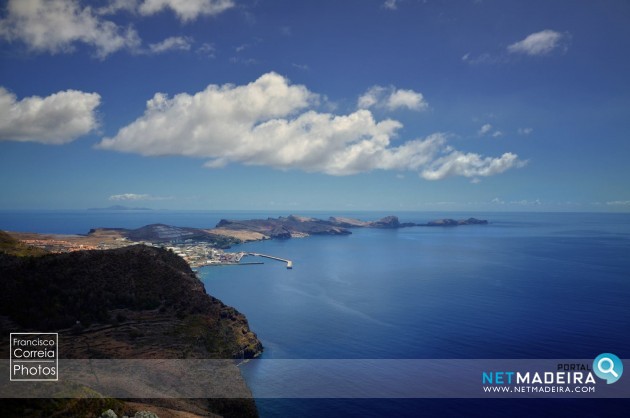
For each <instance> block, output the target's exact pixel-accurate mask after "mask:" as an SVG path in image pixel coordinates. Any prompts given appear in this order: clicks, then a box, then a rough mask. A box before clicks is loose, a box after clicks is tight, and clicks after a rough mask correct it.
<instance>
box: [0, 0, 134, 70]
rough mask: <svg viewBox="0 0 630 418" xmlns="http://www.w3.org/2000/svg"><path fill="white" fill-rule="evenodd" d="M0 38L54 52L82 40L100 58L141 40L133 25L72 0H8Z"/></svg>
mask: <svg viewBox="0 0 630 418" xmlns="http://www.w3.org/2000/svg"><path fill="white" fill-rule="evenodd" d="M0 37H2V38H4V39H6V40H8V41H22V42H24V43H25V44H26V45H27V46H28V48H29V49H31V50H34V51H38V52H50V53H53V54H54V53H59V52H69V51H72V50H73V49H74V47H75V45H76V44H77V43H82V44H86V45H89V46H92V47H94V48H96V54H97V55H98V56H99V57H101V58H104V57H106V56H107V55H109V54H111V53H113V52H116V51H118V50H121V49H125V48H128V49H135V48H137V47H138V46H139V45H140V43H141V41H140V38H139V36H138V34H137V33H136V31H135V30H134V29H133V28H122V27H120V26H118V25H117V24H115V23H114V22H112V21H108V20H104V19H102V18H101V17H100V16H99V15H97V14H96V13H95V12H94V11H93V10H92V9H91V8H90V7H81V6H80V5H79V3H78V2H77V1H74V0H10V1H9V3H8V4H7V13H6V17H5V18H4V19H2V20H0Z"/></svg>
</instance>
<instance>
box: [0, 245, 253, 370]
mask: <svg viewBox="0 0 630 418" xmlns="http://www.w3.org/2000/svg"><path fill="white" fill-rule="evenodd" d="M0 271H2V279H1V280H2V287H3V290H4V291H3V292H1V293H0V315H3V316H5V317H7V318H8V319H9V320H11V321H13V322H14V323H15V324H16V326H17V327H19V328H21V329H36V330H39V331H58V330H60V329H61V330H63V329H70V328H72V332H75V333H87V332H90V329H95V328H99V327H102V326H103V325H107V326H108V327H109V328H110V329H111V330H112V332H114V331H117V330H123V331H124V330H126V329H128V328H130V327H131V326H132V324H133V326H134V327H136V328H144V327H146V326H147V323H146V321H145V320H143V318H153V319H155V320H158V319H159V320H160V323H161V324H162V325H161V326H162V327H163V328H164V330H163V331H164V332H165V334H164V335H166V334H167V331H168V330H169V329H168V328H169V327H171V328H173V330H174V331H175V330H180V331H181V329H183V328H188V329H191V328H195V327H193V326H192V325H191V324H192V323H195V324H204V325H203V326H200V325H197V326H196V328H200V327H201V328H204V329H203V338H202V340H203V341H204V342H205V345H204V344H200V343H199V342H197V344H195V345H194V346H193V347H191V348H189V349H188V350H186V351H185V353H180V354H179V355H177V354H175V353H172V354H171V355H169V356H168V357H164V358H172V357H173V356H176V358H177V357H183V356H189V357H198V358H230V357H245V358H251V357H254V356H256V355H257V354H259V353H260V351H261V348H262V347H261V345H260V342H259V341H258V340H257V338H256V336H255V334H254V333H252V332H251V331H250V330H249V327H248V324H247V320H246V319H245V317H244V316H243V315H242V314H240V313H239V312H238V311H236V310H235V309H233V308H230V307H228V306H226V305H224V304H223V303H222V302H221V301H219V300H218V299H215V298H213V297H211V296H209V295H208V294H206V292H205V289H204V286H203V283H201V281H200V280H199V279H198V278H197V277H196V276H195V274H194V272H193V271H192V270H191V269H190V267H189V266H188V265H187V264H186V262H185V261H184V260H182V259H181V258H179V257H178V256H176V255H175V254H173V253H171V252H169V251H166V250H162V249H157V248H150V247H145V246H140V245H138V246H132V247H126V248H121V249H117V250H109V251H81V252H74V253H68V254H50V255H45V256H42V257H35V258H33V257H26V258H17V257H12V256H8V255H4V254H2V255H0ZM153 322H155V321H153ZM153 326H154V325H153ZM198 331H199V330H195V333H197V334H198ZM174 333H175V334H180V336H181V337H182V338H183V340H184V343H185V337H186V333H185V332H183V333H182V332H174ZM124 334H125V333H124V332H118V335H117V337H116V338H122V339H126V337H125V335H124ZM133 334H134V335H136V337H135V338H134V340H135V341H136V344H135V345H136V346H137V348H138V350H140V346H141V345H142V344H139V343H138V341H140V342H142V340H138V338H137V334H138V332H135V333H133ZM196 336H197V337H198V336H199V335H196ZM213 336H216V341H215V338H213ZM176 340H177V339H176V338H173V342H172V343H173V344H176V342H177V341H176ZM160 341H161V342H162V344H164V341H163V339H160ZM195 341H201V340H199V338H196V339H195ZM158 342H159V341H151V340H148V341H145V343H146V344H144V345H152V344H156V343H158ZM166 345H168V341H167V344H166ZM166 345H165V347H164V348H165V349H166V348H167V347H166ZM67 349H68V355H69V356H70V357H72V356H73V355H74V354H76V352H77V350H78V347H68V348H67ZM106 351H107V352H104V353H102V354H103V355H104V356H107V357H108V358H116V357H120V353H118V352H117V351H115V350H113V351H110V350H106ZM62 354H63V353H62ZM126 354H133V353H126Z"/></svg>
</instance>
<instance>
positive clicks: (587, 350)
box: [0, 211, 630, 417]
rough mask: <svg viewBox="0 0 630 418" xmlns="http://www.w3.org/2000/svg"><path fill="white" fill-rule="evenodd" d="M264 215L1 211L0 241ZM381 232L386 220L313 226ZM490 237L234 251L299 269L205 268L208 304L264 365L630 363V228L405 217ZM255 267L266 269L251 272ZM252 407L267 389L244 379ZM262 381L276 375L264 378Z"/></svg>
mask: <svg viewBox="0 0 630 418" xmlns="http://www.w3.org/2000/svg"><path fill="white" fill-rule="evenodd" d="M278 215H287V213H268V212H265V213H257V212H230V213H221V212H169V211H164V212H160V211H149V212H110V213H107V212H31V213H29V212H0V229H7V230H14V231H36V232H57V233H86V232H87V231H88V230H89V229H90V228H93V227H99V226H108V227H138V226H142V225H145V224H148V223H156V222H162V223H168V224H173V225H179V226H192V227H210V226H213V225H214V224H215V223H216V222H218V220H219V219H221V218H240V219H247V218H254V217H256V218H259V217H267V216H278ZM306 215H313V216H318V217H327V216H330V215H346V216H355V217H360V218H362V219H376V218H378V217H380V216H383V215H387V214H386V213H342V214H340V213H334V214H329V213H311V214H309V213H306ZM397 215H398V216H399V217H400V219H401V221H409V222H426V221H428V220H431V219H435V218H440V217H453V218H460V217H468V216H475V217H478V218H483V219H488V220H489V221H490V224H489V225H471V226H461V227H455V228H426V227H415V228H405V229H398V230H373V229H365V230H353V234H352V235H350V236H343V237H336V236H322V237H309V238H304V239H291V240H280V241H265V242H256V243H250V244H245V245H242V246H240V248H238V249H237V250H240V249H244V250H247V251H255V252H260V253H265V254H271V255H275V256H279V257H283V258H287V259H291V260H293V262H294V268H293V270H287V269H286V268H285V265H284V264H283V263H280V262H275V261H271V260H266V261H265V264H263V265H251V266H234V267H209V268H203V269H201V271H200V276H201V278H202V280H203V282H204V284H205V286H206V289H207V291H208V292H209V293H210V294H212V295H214V296H216V297H218V298H219V299H221V300H223V301H224V302H225V303H226V304H228V305H231V306H234V307H236V308H237V309H238V310H239V311H241V312H243V313H244V314H245V315H246V316H247V318H248V319H249V322H250V326H251V328H252V329H253V330H254V331H255V332H256V333H257V334H258V336H259V338H260V339H261V340H262V342H263V344H264V346H265V353H264V355H263V358H267V359H357V358H358V359H432V358H436V359H445V358H462V359H495V358H529V359H537V358H542V359H546V358H560V359H561V358H567V359H578V358H594V357H595V356H596V355H597V354H599V353H602V352H612V353H615V354H617V355H618V356H619V357H621V358H630V332H629V331H630V214H592V213H474V214H470V213H461V214H457V213H448V214H444V213H441V214H438V213H398V214H397ZM257 261H259V260H257ZM243 371H244V374H245V376H246V378H247V379H248V381H249V383H250V386H252V390H253V392H254V394H256V392H257V390H258V389H259V387H258V385H264V384H265V376H264V375H262V376H261V375H260V373H261V371H260V370H258V369H256V368H255V367H249V368H248V367H247V366H245V367H243ZM264 373H273V371H269V370H265V371H264ZM257 404H258V407H259V410H260V413H261V416H262V417H320V416H326V417H345V416H357V417H383V416H449V415H460V416H617V415H618V416H627V413H628V409H627V408H628V407H629V405H628V402H627V401H624V400H622V401H620V400H590V401H587V400H584V399H572V400H549V399H537V400H518V399H517V400H482V399H477V400H436V399H418V400H382V399H378V400H352V399H349V400H343V399H341V400H339V399H337V400H321V399H320V400H317V399H313V400H274V399H260V400H258V401H257Z"/></svg>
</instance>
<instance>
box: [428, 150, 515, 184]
mask: <svg viewBox="0 0 630 418" xmlns="http://www.w3.org/2000/svg"><path fill="white" fill-rule="evenodd" d="M525 164H526V161H520V160H519V159H518V156H517V155H516V154H513V153H511V152H506V153H505V154H503V155H502V156H501V157H499V158H492V157H483V156H481V155H479V154H475V153H468V154H464V153H463V152H459V151H453V152H451V153H449V154H448V155H445V156H444V157H441V158H438V159H437V160H435V161H434V162H432V163H431V165H430V167H429V168H427V169H425V170H423V171H422V177H424V178H425V179H427V180H439V179H443V178H445V177H450V176H464V177H486V176H493V175H495V174H499V173H503V172H504V171H506V170H509V169H510V168H513V167H523V166H525Z"/></svg>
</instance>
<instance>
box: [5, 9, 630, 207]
mask: <svg viewBox="0 0 630 418" xmlns="http://www.w3.org/2000/svg"><path fill="white" fill-rule="evenodd" d="M0 10H1V11H0V175H1V176H2V179H3V182H2V183H3V187H2V195H1V198H0V209H83V208H89V207H106V206H110V205H114V204H121V205H126V206H132V207H137V206H141V207H150V208H155V209H256V210H259V209H261V210H265V209H269V210H287V211H291V212H295V211H299V210H392V211H395V210H401V211H402V210H432V211H433V210H444V211H452V210H458V211H477V210H480V211H488V210H497V211H503V210H545V211H576V210H577V211H629V210H630V187H629V185H630V164H628V159H629V157H630V138H629V137H628V132H630V78H629V77H628V74H630V56H629V55H628V51H630V3H628V2H627V1H623V0H620V1H602V2H591V1H528V2H514V1H491V0H482V1H480V0H476V1H475V0H470V1H435V0H425V1H416V0H397V1H392V0H388V1H384V0H379V1H376V0H375V1H369V0H354V1H353V0H348V1H324V0H319V1H272V0H197V1H190V2H186V1H182V0H179V1H176V0H136V1H116V0H112V1H110V0H103V1H91V2H87V1H71V0H51V1H43V0H19V1H4V2H2V6H1V9H0Z"/></svg>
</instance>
